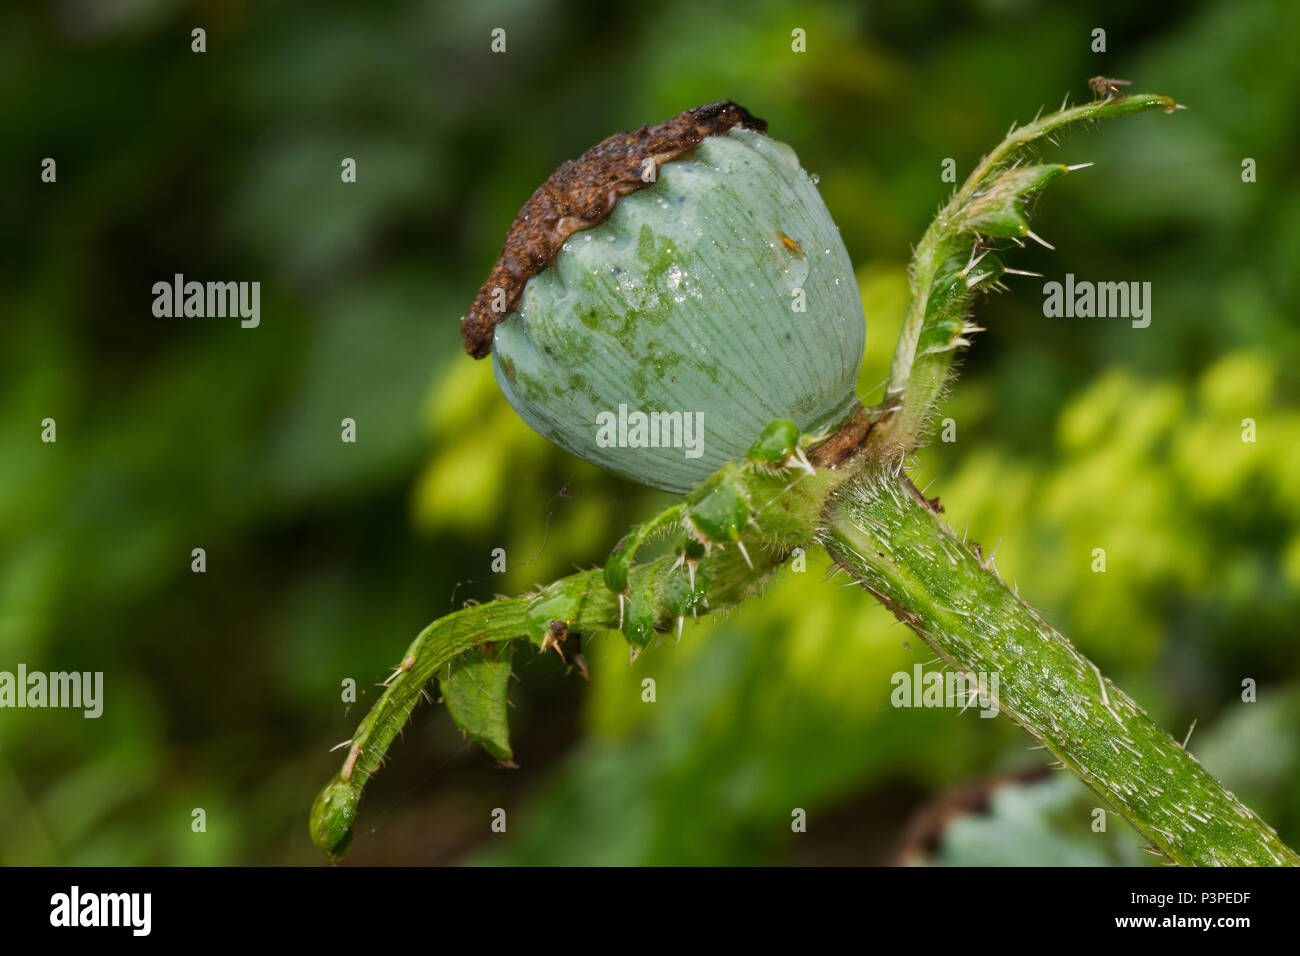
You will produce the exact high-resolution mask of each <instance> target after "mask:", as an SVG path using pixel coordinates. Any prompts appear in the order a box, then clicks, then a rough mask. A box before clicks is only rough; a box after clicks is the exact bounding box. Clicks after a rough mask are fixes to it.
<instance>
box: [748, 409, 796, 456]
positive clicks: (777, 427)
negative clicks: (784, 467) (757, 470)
mask: <svg viewBox="0 0 1300 956" xmlns="http://www.w3.org/2000/svg"><path fill="white" fill-rule="evenodd" d="M798 447H799V426H798V425H796V424H795V423H794V422H792V421H790V420H789V419H777V420H776V421H774V422H772V423H771V424H770V425H768V426H767V427H766V428H764V429H763V430H762V432H760V433H759V436H758V437H757V438H756V439H754V444H752V445H750V446H749V454H748V455H747V456H746V457H748V458H749V460H750V461H752V462H756V463H758V464H763V465H780V464H784V463H785V461H786V459H788V458H789V457H790V456H791V455H793V454H794V453H795V451H796V450H797V449H798Z"/></svg>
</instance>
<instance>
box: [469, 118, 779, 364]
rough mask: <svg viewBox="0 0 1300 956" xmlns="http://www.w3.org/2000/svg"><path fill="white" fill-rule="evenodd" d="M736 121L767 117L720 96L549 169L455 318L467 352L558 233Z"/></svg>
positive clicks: (499, 317) (563, 235) (593, 217)
mask: <svg viewBox="0 0 1300 956" xmlns="http://www.w3.org/2000/svg"><path fill="white" fill-rule="evenodd" d="M736 126H742V127H744V128H745V129H752V130H757V131H758V132H760V133H765V132H767V123H766V121H764V120H761V119H758V118H756V117H754V116H751V115H750V113H749V111H748V110H746V109H745V108H744V107H743V106H737V105H736V104H735V103H733V102H731V101H730V100H722V101H721V102H718V103H709V104H707V105H705V106H697V107H695V108H694V109H690V110H686V111H685V112H684V113H679V114H678V115H677V116H674V117H673V118H672V119H670V120H668V122H666V123H660V124H659V125H657V126H642V127H641V128H640V129H638V130H632V131H629V132H626V133H615V134H614V135H613V136H611V137H609V138H608V139H606V140H604V141H603V142H600V143H597V144H596V145H595V146H593V147H591V149H589V150H587V151H586V152H585V153H583V154H582V155H581V156H580V157H578V158H577V159H573V160H569V161H568V162H567V163H565V164H564V165H562V166H561V167H560V168H559V169H557V170H556V171H555V172H553V173H551V176H550V178H549V179H547V180H546V182H544V183H542V185H541V186H539V187H538V189H537V191H536V192H535V193H533V195H532V198H530V199H529V200H528V202H526V203H524V207H523V208H522V209H521V210H519V215H518V216H516V217H515V221H514V224H513V225H512V226H511V227H510V231H509V232H508V233H507V234H506V241H505V245H504V246H502V248H501V256H500V258H498V259H497V262H496V265H495V266H493V267H492V272H491V273H490V274H489V275H488V279H487V281H486V282H485V283H483V288H481V289H480V290H479V293H478V297H477V298H475V299H474V304H473V305H472V306H471V307H470V310H469V315H467V316H466V317H465V318H464V319H462V320H461V326H460V332H461V337H462V338H463V339H464V341H465V351H466V352H468V353H469V354H470V355H472V356H473V357H474V358H483V357H484V356H486V355H487V354H488V353H489V352H491V351H492V333H493V330H494V329H495V328H496V326H497V323H499V322H502V321H504V320H505V317H506V316H507V315H509V314H510V313H511V312H513V311H515V309H516V308H517V307H518V305H519V297H520V296H521V295H523V292H524V286H525V285H526V284H527V282H528V280H529V279H530V278H532V277H533V276H535V275H537V273H539V272H541V271H542V270H543V269H545V268H546V267H547V266H549V265H550V264H551V262H552V261H553V260H554V259H555V255H556V253H558V252H559V251H560V247H561V246H562V245H564V240H566V239H568V238H569V236H571V235H573V234H574V233H575V232H578V231H580V230H582V229H590V228H591V227H592V226H595V225H598V224H599V223H601V222H604V220H605V219H606V218H607V217H608V216H609V214H610V213H611V212H613V211H614V204H615V203H616V202H618V200H619V198H620V197H622V196H626V195H627V194H628V193H632V192H636V191H637V190H638V189H645V188H646V187H647V186H650V185H653V183H654V175H653V174H655V173H657V171H658V169H659V167H660V166H662V165H663V164H664V163H668V162H672V161H673V160H675V159H681V158H682V157H684V156H689V155H690V154H691V153H692V152H694V150H695V147H696V146H698V145H699V144H700V143H701V142H702V141H703V140H704V138H705V137H706V136H718V135H722V134H725V133H727V132H729V131H730V130H731V129H732V128H733V127H736ZM647 173H650V174H651V175H649V176H647V175H646V174H647ZM494 306H495V308H494Z"/></svg>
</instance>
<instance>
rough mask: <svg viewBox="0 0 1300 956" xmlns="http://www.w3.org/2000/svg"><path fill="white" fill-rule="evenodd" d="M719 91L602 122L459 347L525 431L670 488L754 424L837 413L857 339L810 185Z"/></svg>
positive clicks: (854, 306)
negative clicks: (619, 126)
mask: <svg viewBox="0 0 1300 956" xmlns="http://www.w3.org/2000/svg"><path fill="white" fill-rule="evenodd" d="M765 129H766V124H765V123H763V122H762V121H761V120H756V119H754V118H753V117H752V116H750V115H749V114H748V113H747V112H746V111H745V110H743V109H742V108H740V107H737V106H735V105H734V104H732V103H728V102H723V103H717V104H711V105H710V106H706V107H699V108H698V109H696V110H688V111H687V112H685V113H683V114H681V115H680V116H678V117H676V118H674V119H673V120H670V121H668V123H665V124H661V125H660V126H657V127H645V128H643V129H642V130H639V131H636V132H633V133H625V134H619V135H618V136H614V137H611V138H610V139H608V140H606V141H605V142H604V143H601V144H599V145H598V146H596V147H593V149H592V150H589V151H588V152H587V153H586V154H584V155H583V157H582V158H581V159H579V160H577V161H575V162H573V163H567V164H565V166H562V167H561V168H560V169H559V170H557V172H556V174H555V175H553V176H552V177H551V179H550V180H548V182H547V183H546V184H544V185H543V187H542V188H541V189H539V190H538V191H537V193H536V194H534V196H533V198H532V199H531V200H530V201H529V204H528V205H526V206H525V207H524V209H523V211H521V213H520V216H519V219H517V220H516V222H515V225H514V227H513V228H512V230H511V234H510V236H509V237H508V238H507V242H506V247H505V249H504V250H503V253H502V258H501V260H500V261H499V262H498V264H497V267H496V268H495V269H494V270H493V274H492V276H491V277H490V278H489V279H488V282H487V283H486V284H485V285H484V287H483V290H482V291H481V292H480V294H479V298H478V299H477V300H476V302H475V307H474V309H473V310H472V311H471V313H470V315H469V316H468V317H467V318H466V319H465V320H464V323H463V325H462V331H463V332H464V335H465V340H466V348H467V350H468V351H469V352H470V353H471V354H473V355H476V356H482V355H484V354H486V352H487V351H488V349H490V350H491V352H492V356H493V369H494V372H495V375H496V379H497V382H498V384H499V385H500V387H501V390H502V391H503V392H504V393H505V396H506V398H507V400H508V401H509V402H510V404H511V405H512V406H513V407H514V408H515V410H516V411H517V412H518V413H519V414H520V416H521V417H522V418H523V419H524V420H525V421H526V422H527V423H528V424H529V425H530V426H532V428H534V429H535V430H536V431H538V432H539V433H541V434H542V435H544V436H546V437H547V438H550V439H551V440H552V441H554V442H556V443H557V444H558V445H560V446H561V447H563V448H565V449H567V450H568V451H570V452H572V453H573V454H575V455H578V456H579V457H581V458H584V459H586V460H588V461H591V462H594V463H596V464H599V465H602V466H604V467H607V468H609V469H611V470H612V471H615V472H617V473H619V474H621V475H624V476H626V477H629V478H632V479H634V480H636V481H640V482H643V483H645V484H648V485H653V486H655V487H658V488H663V489H665V490H668V491H674V492H679V493H680V492H684V491H687V490H689V489H690V488H692V487H694V486H695V485H696V484H698V483H699V482H700V481H702V480H703V479H704V478H706V477H707V476H708V475H710V474H711V473H712V472H714V471H715V470H717V468H719V467H720V466H721V465H722V464H723V463H724V462H726V461H728V460H736V459H740V458H742V457H743V456H744V455H745V452H746V450H747V449H748V448H749V446H750V445H751V443H752V442H753V441H754V439H755V437H756V436H757V435H758V434H759V432H760V431H761V430H762V429H763V428H764V427H765V426H766V425H767V424H768V423H770V422H772V421H773V420H775V419H789V420H791V421H793V422H795V423H796V424H797V425H798V426H799V428H800V429H802V430H803V431H805V432H819V431H824V430H828V429H830V428H831V427H833V426H835V425H836V424H838V423H839V422H841V421H843V420H844V419H845V418H847V417H848V416H849V415H850V414H851V413H852V410H853V407H854V405H855V402H856V396H855V394H854V389H855V385H856V381H857V374H858V368H859V366H860V365H861V362H862V353H863V347H864V341H865V335H866V328H865V323H864V320H863V313H862V304H861V301H860V299H859V297H858V289H857V283H856V281H855V279H854V275H853V269H852V265H851V264H850V262H849V257H848V254H847V253H846V251H845V249H844V244H843V242H842V241H841V239H840V236H839V231H838V229H837V228H836V226H835V223H834V221H833V220H832V219H831V216H830V213H829V212H828V211H827V209H826V206H825V204H824V203H823V202H822V199H821V196H820V195H819V194H818V192H817V187H816V185H815V183H814V182H813V180H812V179H811V178H810V177H809V176H808V174H807V173H805V172H804V170H803V169H802V168H801V167H800V165H799V161H798V158H797V157H796V156H795V154H794V152H793V151H792V150H791V149H790V148H789V147H788V146H786V145H784V144H783V143H780V142H777V141H776V140H773V139H770V138H769V137H768V136H767V135H766V134H765V132H764V130H765Z"/></svg>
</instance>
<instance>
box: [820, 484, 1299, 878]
mask: <svg viewBox="0 0 1300 956" xmlns="http://www.w3.org/2000/svg"><path fill="white" fill-rule="evenodd" d="M822 541H823V543H824V545H825V547H826V549H827V551H829V552H830V554H831V556H832V557H833V558H834V559H835V560H836V562H837V563H838V564H839V565H840V566H841V567H842V568H844V569H845V570H846V571H847V572H848V573H849V574H850V575H851V576H852V577H853V578H854V579H855V580H856V581H858V582H859V583H860V584H861V585H862V586H863V587H865V588H866V589H867V590H868V591H870V592H871V593H872V594H874V595H875V596H876V597H877V598H878V599H879V600H880V601H881V603H883V604H884V605H885V606H886V607H887V608H889V610H890V611H892V612H893V614H894V615H895V616H896V617H897V618H898V619H899V620H900V621H902V622H903V623H904V624H906V625H907V626H908V627H909V628H911V629H912V630H913V631H915V632H916V634H917V635H918V636H919V637H921V639H922V640H924V641H925V642H926V643H927V644H929V645H930V647H932V648H933V649H934V650H935V652H936V653H937V654H938V655H939V656H940V657H941V658H942V659H943V661H944V663H945V664H947V666H949V667H951V668H952V669H953V670H954V671H956V672H958V673H960V674H963V675H975V676H976V678H977V681H976V683H978V681H979V680H983V682H984V683H983V686H982V691H983V692H987V691H988V690H989V684H990V682H989V681H988V675H994V674H996V675H998V681H997V685H998V686H997V694H996V697H997V702H998V706H999V708H1000V710H1001V711H1002V712H1004V713H1006V714H1007V716H1009V717H1010V718H1011V719H1012V720H1013V721H1015V722H1016V723H1017V724H1019V725H1020V726H1022V727H1023V728H1024V729H1025V730H1027V731H1028V732H1029V733H1030V734H1031V735H1032V736H1033V737H1035V738H1036V739H1037V740H1039V741H1040V742H1041V743H1043V744H1044V745H1045V746H1046V747H1047V749H1048V750H1050V751H1051V752H1052V753H1053V754H1054V755H1055V756H1056V758H1057V759H1058V760H1059V761H1060V762H1061V764H1062V765H1064V766H1065V767H1067V768H1069V769H1070V770H1071V771H1073V772H1074V773H1075V774H1076V775H1077V776H1078V777H1079V778H1080V779H1082V780H1083V781H1084V782H1085V783H1087V784H1088V785H1089V786H1090V787H1092V789H1093V790H1095V791H1096V792H1097V793H1098V794H1099V795H1100V796H1101V797H1102V798H1103V799H1104V800H1105V801H1106V802H1107V803H1108V804H1110V806H1111V808H1113V809H1114V810H1115V811H1117V812H1118V813H1120V814H1121V815H1122V816H1123V817H1124V818H1125V819H1127V820H1128V821H1129V822H1130V823H1131V824H1132V825H1133V826H1134V827H1135V828H1136V829H1137V830H1138V831H1139V832H1140V833H1142V834H1143V835H1144V836H1145V837H1146V838H1147V839H1148V840H1149V841H1150V842H1151V845H1152V846H1153V847H1155V848H1157V849H1159V850H1160V851H1161V852H1163V853H1164V854H1165V855H1167V856H1168V857H1169V858H1170V859H1171V860H1173V861H1174V862H1175V863H1180V864H1185V865H1202V866H1242V865H1265V866H1280V865H1292V866H1294V865H1298V864H1300V857H1297V855H1296V854H1295V852H1294V851H1292V850H1291V849H1290V848H1289V847H1287V846H1286V844H1284V843H1283V842H1282V841H1281V840H1280V839H1279V838H1278V835H1277V833H1276V832H1275V831H1274V830H1273V829H1272V827H1270V826H1268V825H1267V824H1266V823H1265V822H1264V821H1263V820H1261V819H1260V818H1259V817H1257V816H1256V815H1255V814H1254V813H1252V812H1251V811H1250V810H1249V809H1248V808H1247V807H1245V806H1244V805H1243V804H1242V803H1241V801H1239V800H1238V799H1237V798H1236V797H1234V796H1233V795H1232V794H1231V793H1229V792H1228V791H1227V790H1225V789H1224V788H1223V787H1222V786H1221V785H1220V784H1219V783H1218V782H1217V781H1216V780H1215V779H1214V778H1213V777H1211V776H1210V775H1209V774H1208V773H1207V772H1206V771H1205V769H1204V768H1202V767H1201V765H1200V763H1199V762H1197V760H1196V758H1195V757H1193V756H1192V755H1191V754H1189V753H1188V752H1187V751H1186V750H1184V749H1183V747H1182V746H1181V745H1180V744H1179V743H1178V742H1177V741H1176V740H1174V739H1173V738H1172V737H1171V736H1169V734H1168V733H1166V732H1165V731H1164V730H1162V729H1160V728H1159V727H1158V726H1156V724H1155V723H1154V722H1152V720H1151V718H1150V717H1148V716H1147V714H1146V713H1145V711H1143V710H1142V709H1141V708H1140V707H1138V706H1137V704H1135V703H1134V702H1133V701H1132V699H1131V698H1129V697H1128V696H1127V695H1126V694H1125V693H1124V692H1123V691H1121V690H1120V689H1119V688H1117V687H1116V686H1115V685H1114V684H1112V683H1111V682H1110V681H1108V680H1107V679H1105V678H1104V677H1103V676H1102V675H1101V672H1100V671H1099V670H1098V669H1097V667H1096V665H1094V664H1093V663H1092V662H1091V661H1089V660H1088V659H1087V658H1085V657H1084V656H1083V655H1082V654H1080V653H1079V652H1078V650H1076V649H1075V648H1074V646H1073V645H1071V644H1070V642H1069V641H1068V640H1066V639H1065V638H1064V637H1062V636H1061V635H1060V634H1058V633H1057V632H1056V631H1055V630H1053V629H1052V628H1051V627H1050V626H1048V624H1047V623H1046V622H1045V621H1044V620H1043V619H1042V618H1041V617H1040V616H1039V615H1038V614H1037V613H1036V612H1035V611H1034V609H1033V608H1031V607H1030V606H1029V605H1028V604H1026V603H1025V602H1024V601H1023V600H1021V599H1020V597H1019V595H1018V594H1016V593H1015V592H1013V591H1012V590H1011V589H1009V588H1008V587H1007V586H1006V585H1005V584H1004V583H1003V582H1002V580H1001V579H1000V578H999V577H998V575H997V572H996V570H995V569H994V567H993V562H992V559H991V558H990V557H984V556H983V555H982V553H981V552H980V550H979V548H978V546H977V545H970V546H968V545H966V544H965V543H964V542H962V541H960V540H959V539H958V538H957V536H956V535H955V534H953V532H952V531H951V530H950V529H949V528H948V527H947V526H946V525H944V524H942V523H941V522H940V521H939V520H938V519H937V516H936V515H935V513H934V512H933V511H932V510H931V509H930V506H929V505H928V503H927V502H926V501H925V499H924V498H923V497H922V496H921V495H920V494H919V493H918V492H917V491H916V490H915V488H914V487H913V486H912V485H911V483H910V482H908V481H907V479H906V478H904V477H902V475H901V474H899V473H896V472H894V471H893V470H892V469H884V468H878V467H873V468H869V469H864V470H863V471H862V472H860V473H859V474H858V475H857V476H856V477H855V478H854V479H853V480H851V481H850V482H849V483H848V484H847V485H845V486H844V487H843V489H842V490H841V491H840V492H839V493H838V494H836V495H835V496H833V498H832V500H831V502H830V504H829V505H828V508H827V511H826V525H825V528H824V529H823V532H822Z"/></svg>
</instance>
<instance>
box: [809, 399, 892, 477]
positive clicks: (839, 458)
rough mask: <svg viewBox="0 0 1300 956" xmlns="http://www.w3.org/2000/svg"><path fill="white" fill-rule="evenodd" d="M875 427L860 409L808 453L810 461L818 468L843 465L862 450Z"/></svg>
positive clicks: (863, 410)
mask: <svg viewBox="0 0 1300 956" xmlns="http://www.w3.org/2000/svg"><path fill="white" fill-rule="evenodd" d="M874 425H875V422H873V421H872V420H871V419H869V418H868V417H867V413H866V410H865V409H863V408H861V407H859V408H858V409H857V411H855V412H854V413H853V417H852V418H850V419H849V420H848V421H847V422H845V423H844V424H843V425H841V426H840V427H839V428H838V429H837V430H836V431H835V433H834V434H833V435H831V437H830V438H828V439H826V440H825V441H824V442H822V443H821V444H820V445H818V446H817V447H815V448H813V449H811V450H810V451H809V452H808V461H810V462H811V463H812V464H813V466H814V467H816V468H835V467H837V466H839V465H842V464H843V463H844V462H846V461H848V460H849V459H850V458H852V457H853V456H854V455H855V454H857V453H858V452H859V451H860V450H861V449H862V446H863V445H864V444H866V441H867V436H868V435H870V434H871V429H872V427H873V426H874Z"/></svg>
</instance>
